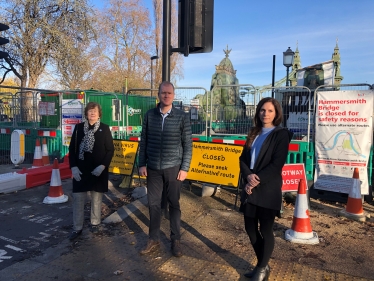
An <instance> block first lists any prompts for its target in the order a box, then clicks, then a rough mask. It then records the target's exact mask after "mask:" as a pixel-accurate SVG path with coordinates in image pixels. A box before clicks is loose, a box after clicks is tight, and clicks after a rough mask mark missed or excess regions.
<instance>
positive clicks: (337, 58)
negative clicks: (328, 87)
mask: <svg viewBox="0 0 374 281" xmlns="http://www.w3.org/2000/svg"><path fill="white" fill-rule="evenodd" d="M338 41H339V39H338V38H336V46H335V48H334V53H333V54H332V60H333V61H334V65H335V81H334V83H335V85H340V83H341V82H342V80H343V76H341V73H340V53H339V46H338Z"/></svg>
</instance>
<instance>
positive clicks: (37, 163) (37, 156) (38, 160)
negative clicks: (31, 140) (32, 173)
mask: <svg viewBox="0 0 374 281" xmlns="http://www.w3.org/2000/svg"><path fill="white" fill-rule="evenodd" d="M42 166H44V163H43V159H42V150H41V148H40V140H39V139H36V144H35V151H34V160H33V162H32V167H33V168H34V167H42Z"/></svg>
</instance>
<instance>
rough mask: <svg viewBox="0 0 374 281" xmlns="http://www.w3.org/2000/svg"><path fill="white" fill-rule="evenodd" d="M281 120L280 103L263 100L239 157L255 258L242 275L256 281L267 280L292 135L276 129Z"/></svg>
mask: <svg viewBox="0 0 374 281" xmlns="http://www.w3.org/2000/svg"><path fill="white" fill-rule="evenodd" d="M282 119H283V118H282V109H281V106H280V104H279V102H278V101H277V100H275V99H273V98H264V99H262V100H261V101H260V102H259V103H258V105H257V108H256V114H255V117H254V125H255V126H254V127H253V128H252V129H251V130H250V131H249V133H248V136H247V141H246V144H245V147H244V149H243V152H242V154H241V156H240V158H239V160H240V172H241V177H242V179H243V182H244V183H243V186H242V193H241V198H240V201H241V205H240V211H241V212H243V214H244V224H245V230H246V232H247V234H248V236H249V239H250V241H251V244H252V247H253V249H254V251H255V253H256V257H257V265H256V267H255V268H254V270H253V271H250V272H248V273H245V274H244V276H245V277H248V278H251V280H255V281H262V280H267V279H268V278H269V275H270V267H269V265H268V262H269V260H270V257H271V254H272V252H273V249H274V235H273V225H274V220H275V216H277V215H279V213H280V209H281V204H282V168H283V165H284V163H285V162H286V158H287V154H288V145H289V143H290V141H291V138H292V133H291V132H289V131H288V130H287V129H285V128H282V127H279V125H280V124H281V123H282Z"/></svg>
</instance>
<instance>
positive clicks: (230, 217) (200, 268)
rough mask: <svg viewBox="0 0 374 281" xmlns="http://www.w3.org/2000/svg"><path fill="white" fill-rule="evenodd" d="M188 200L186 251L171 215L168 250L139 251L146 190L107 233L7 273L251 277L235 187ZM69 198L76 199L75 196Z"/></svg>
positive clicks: (7, 278) (299, 271)
mask: <svg viewBox="0 0 374 281" xmlns="http://www.w3.org/2000/svg"><path fill="white" fill-rule="evenodd" d="M0 172H1V169H0ZM19 192H23V191H19ZM0 196H1V195H0ZM14 196H17V193H14ZM180 202H181V209H182V223H181V225H182V238H181V244H182V247H183V253H184V255H183V256H182V257H180V258H177V257H174V256H172V254H171V251H170V240H169V221H168V220H167V219H166V218H163V219H162V225H161V233H162V237H161V249H160V250H158V251H156V252H154V253H151V254H150V255H147V256H140V255H139V254H138V252H139V250H140V249H142V248H143V247H144V246H145V245H146V243H147V239H148V238H147V233H148V227H147V225H148V223H149V215H148V207H147V200H146V197H143V198H140V199H139V200H136V201H134V202H132V203H131V204H127V205H124V206H122V207H120V208H119V209H118V210H117V211H116V212H114V213H112V214H111V215H109V216H108V217H106V218H105V219H104V220H103V224H102V229H101V231H100V232H99V233H97V234H93V233H91V232H90V231H89V229H88V228H84V230H83V233H82V235H81V236H80V237H79V238H77V239H76V240H75V241H73V242H71V241H69V240H68V239H67V238H66V239H63V240H62V241H61V242H59V243H58V244H56V245H53V246H51V247H49V248H47V249H46V250H45V251H43V253H40V254H39V255H35V256H33V257H31V258H28V259H26V260H22V261H19V262H15V263H13V264H12V265H10V266H8V267H6V268H4V269H3V270H1V271H0V280H2V281H13V280H17V281H21V280H40V281H44V280H59V281H62V280H63V281H65V280H66V281H68V280H69V281H73V280H77V281H78V280H87V281H90V280H92V281H94V280H249V279H247V278H245V277H243V274H244V273H245V272H247V271H248V270H249V269H251V268H252V267H253V265H254V264H255V262H256V259H255V256H254V252H253V251H252V249H251V247H250V245H249V240H248V237H247V235H246V234H245V232H244V231H243V218H242V215H241V214H240V213H239V212H238V211H237V210H236V208H235V206H234V204H235V192H231V191H226V190H222V189H221V190H220V191H218V192H217V193H216V194H215V195H213V196H211V197H201V194H199V187H196V186H185V187H184V188H183V189H182V192H181V200H180ZM63 204H68V205H69V204H70V205H71V200H69V202H67V203H63ZM0 256H1V252H0ZM270 266H271V269H272V270H271V275H270V278H269V280H313V281H314V280H361V281H363V280H374V277H373V279H365V278H362V277H357V276H349V275H347V274H342V273H341V272H332V271H324V270H322V269H319V268H316V267H308V266H306V265H302V264H300V263H296V262H289V261H287V260H284V259H275V258H272V259H271V261H270Z"/></svg>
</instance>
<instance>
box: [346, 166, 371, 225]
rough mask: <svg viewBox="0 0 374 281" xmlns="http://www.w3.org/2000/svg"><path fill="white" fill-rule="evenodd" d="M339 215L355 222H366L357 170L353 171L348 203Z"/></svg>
mask: <svg viewBox="0 0 374 281" xmlns="http://www.w3.org/2000/svg"><path fill="white" fill-rule="evenodd" d="M339 215H342V216H344V217H347V218H349V219H353V220H357V221H366V216H367V214H364V208H363V206H362V197H361V181H360V175H359V171H358V168H355V169H354V171H353V182H352V187H351V189H350V191H349V195H348V202H347V206H346V208H345V210H344V209H343V210H341V211H340V212H339Z"/></svg>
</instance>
